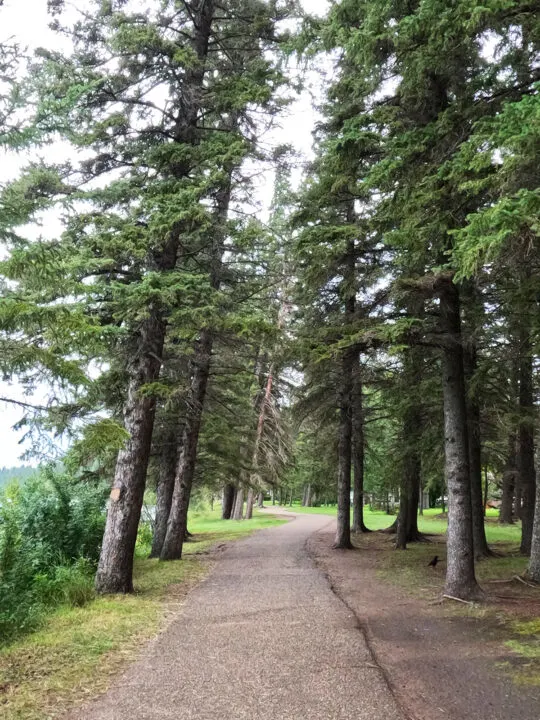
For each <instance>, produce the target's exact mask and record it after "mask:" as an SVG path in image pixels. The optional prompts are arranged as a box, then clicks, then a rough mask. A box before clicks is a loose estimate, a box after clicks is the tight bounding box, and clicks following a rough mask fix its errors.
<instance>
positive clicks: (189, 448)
mask: <svg viewBox="0 0 540 720" xmlns="http://www.w3.org/2000/svg"><path fill="white" fill-rule="evenodd" d="M212 345H213V334H212V332H211V331H210V330H203V331H202V333H201V338H200V341H199V345H198V347H197V349H196V350H195V358H194V361H193V365H194V369H193V376H192V381H191V390H190V396H189V403H188V412H187V416H186V424H185V427H184V433H183V438H182V449H181V451H180V459H179V462H178V467H177V471H176V478H175V483H174V491H173V498H172V506H171V512H170V514H169V521H168V523H167V533H166V535H165V541H164V543H163V548H162V550H161V555H160V557H161V559H162V560H179V559H180V558H181V557H182V548H183V545H184V538H185V535H186V530H187V515H188V508H189V500H190V497H191V488H192V485H193V477H194V475H195V465H196V462H197V447H198V443H199V433H200V429H201V422H202V415H203V410H204V400H205V397H206V389H207V386H208V376H209V374H210V362H211V358H212Z"/></svg>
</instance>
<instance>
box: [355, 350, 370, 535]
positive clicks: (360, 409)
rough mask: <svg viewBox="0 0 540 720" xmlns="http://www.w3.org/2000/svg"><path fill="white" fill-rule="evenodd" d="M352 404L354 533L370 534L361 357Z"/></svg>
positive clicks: (358, 363)
mask: <svg viewBox="0 0 540 720" xmlns="http://www.w3.org/2000/svg"><path fill="white" fill-rule="evenodd" d="M352 402H353V407H352V433H353V435H352V454H353V469H354V487H353V524H352V532H354V533H365V532H370V530H369V528H367V527H366V524H365V523H364V469H365V432H364V421H365V418H364V401H363V386H362V376H361V366H360V356H359V355H358V356H357V359H356V367H355V368H354V378H353V391H352Z"/></svg>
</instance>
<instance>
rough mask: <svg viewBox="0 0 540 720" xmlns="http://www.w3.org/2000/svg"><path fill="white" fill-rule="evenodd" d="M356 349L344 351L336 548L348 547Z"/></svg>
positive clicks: (340, 410)
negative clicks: (353, 377)
mask: <svg viewBox="0 0 540 720" xmlns="http://www.w3.org/2000/svg"><path fill="white" fill-rule="evenodd" d="M355 355H356V351H355V350H354V348H353V349H347V350H346V351H345V352H344V353H343V359H342V364H341V365H342V377H341V391H340V409H339V451H338V452H339V465H338V488H337V500H338V507H337V531H336V538H335V541H334V548H336V549H351V548H352V547H353V545H352V543H351V463H352V402H351V401H352V374H353V369H354V362H355Z"/></svg>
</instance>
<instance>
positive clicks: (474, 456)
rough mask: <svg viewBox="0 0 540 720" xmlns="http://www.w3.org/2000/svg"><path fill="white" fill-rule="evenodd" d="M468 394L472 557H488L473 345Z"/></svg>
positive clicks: (466, 358) (466, 357)
mask: <svg viewBox="0 0 540 720" xmlns="http://www.w3.org/2000/svg"><path fill="white" fill-rule="evenodd" d="M464 365H465V374H466V380H467V385H468V392H467V429H468V431H469V472H470V476H471V504H472V520H473V543H474V555H475V558H476V559H477V560H478V559H480V558H486V557H490V556H491V555H492V554H493V553H492V552H491V550H490V549H489V546H488V543H487V538H486V528H485V520H484V504H483V493H482V442H481V438H480V405H479V403H478V397H477V396H476V393H475V391H474V390H473V380H474V373H475V372H476V369H477V353H476V347H475V345H474V343H473V342H470V343H469V346H468V347H467V349H466V351H465V353H464Z"/></svg>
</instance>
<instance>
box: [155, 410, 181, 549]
mask: <svg viewBox="0 0 540 720" xmlns="http://www.w3.org/2000/svg"><path fill="white" fill-rule="evenodd" d="M167 419H168V421H169V422H170V425H168V427H167V430H166V432H165V435H164V437H163V447H162V448H161V452H160V463H159V479H158V484H157V488H156V519H155V522H154V536H153V538H152V550H151V553H150V557H151V558H158V557H159V556H160V554H161V548H162V547H163V543H164V541H165V535H166V533H167V521H168V519H169V514H170V512H171V503H172V496H173V490H174V479H175V477H176V466H177V463H178V436H179V435H181V426H180V422H179V421H178V419H177V418H172V417H168V418H167Z"/></svg>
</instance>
